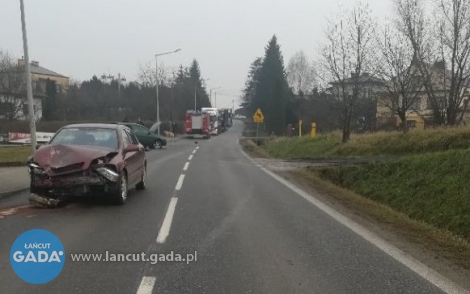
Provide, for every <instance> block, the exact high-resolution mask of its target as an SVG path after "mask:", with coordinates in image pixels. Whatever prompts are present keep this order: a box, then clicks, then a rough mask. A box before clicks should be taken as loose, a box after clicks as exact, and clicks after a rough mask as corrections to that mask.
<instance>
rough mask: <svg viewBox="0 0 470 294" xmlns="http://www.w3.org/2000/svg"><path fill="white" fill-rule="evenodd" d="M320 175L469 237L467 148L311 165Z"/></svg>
mask: <svg viewBox="0 0 470 294" xmlns="http://www.w3.org/2000/svg"><path fill="white" fill-rule="evenodd" d="M312 172H314V173H316V174H317V175H318V176H319V177H321V178H322V179H326V180H329V181H331V182H332V183H334V184H336V185H338V186H341V187H343V188H346V189H349V190H352V191H354V192H356V193H358V194H360V195H362V196H364V197H366V198H369V199H372V200H374V201H378V202H380V203H383V204H386V205H388V206H390V207H391V208H393V209H395V210H397V211H400V212H402V213H404V214H405V215H407V216H409V217H410V218H413V219H416V220H419V221H423V222H425V223H428V224H431V225H433V226H436V227H438V228H441V229H443V230H448V231H450V232H453V233H454V234H456V235H458V236H461V237H464V238H466V239H468V240H470V185H468V178H469V177H470V150H450V151H444V152H435V153H429V154H423V155H414V156H407V157H405V158H402V159H400V160H397V161H394V162H387V163H369V164H365V165H358V166H343V167H322V168H315V169H312Z"/></svg>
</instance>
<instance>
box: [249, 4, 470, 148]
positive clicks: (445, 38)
mask: <svg viewBox="0 0 470 294" xmlns="http://www.w3.org/2000/svg"><path fill="white" fill-rule="evenodd" d="M392 1H393V7H394V12H393V14H392V17H391V20H390V21H389V22H388V23H386V24H385V25H379V23H378V21H377V19H375V18H374V17H373V15H374V14H373V11H372V10H371V8H370V7H369V5H367V4H364V3H359V4H357V5H356V6H354V7H352V8H351V9H346V10H339V11H337V12H336V13H335V14H334V16H333V17H332V18H331V19H330V21H329V23H328V25H327V27H326V32H327V34H326V38H325V41H324V42H323V43H321V45H322V46H321V50H320V52H318V53H319V54H318V55H319V56H320V57H319V58H318V59H317V60H314V61H311V60H309V59H308V57H307V56H306V54H305V53H304V52H303V51H299V52H298V53H296V54H295V55H294V56H293V57H292V58H291V59H290V60H289V63H288V66H287V68H286V69H285V68H284V62H283V56H282V53H281V50H280V46H279V44H278V42H277V38H276V36H274V37H273V38H272V39H271V40H270V41H269V43H268V45H267V47H266V48H265V55H264V56H263V57H257V58H255V60H254V61H253V62H252V64H251V66H250V70H249V73H248V77H247V81H246V85H245V90H244V93H243V97H242V98H243V107H244V108H245V109H246V112H247V113H248V114H249V115H251V114H252V113H254V111H255V110H256V108H258V107H259V108H262V109H263V112H264V113H265V117H266V128H267V129H268V130H269V131H270V132H274V133H278V134H284V133H285V127H286V124H287V123H293V122H296V121H297V120H304V121H305V120H307V121H316V122H317V124H318V125H319V127H320V128H323V129H325V130H330V129H335V128H336V129H341V130H342V131H343V141H344V142H346V141H348V140H349V138H350V135H351V133H352V132H354V131H364V130H374V129H375V127H376V125H377V123H376V118H377V117H376V113H377V110H378V109H379V108H380V107H381V108H385V109H387V112H388V113H390V114H391V115H394V116H397V117H398V118H399V120H400V121H401V126H402V130H403V131H404V132H407V130H408V125H407V117H408V116H409V115H410V113H411V112H413V113H415V114H417V115H419V116H422V117H426V118H430V119H431V120H432V123H433V124H435V125H443V124H446V125H458V124H460V123H461V122H462V119H463V114H464V112H463V111H462V110H463V109H466V107H467V104H468V101H469V99H468V98H469V91H468V90H469V89H468V87H469V86H470V60H469V59H470V2H469V1H468V0H436V1H433V2H432V3H431V2H430V1H424V0H392ZM423 101H424V102H423ZM421 103H425V104H426V105H427V106H426V107H424V110H423V107H420V104H421Z"/></svg>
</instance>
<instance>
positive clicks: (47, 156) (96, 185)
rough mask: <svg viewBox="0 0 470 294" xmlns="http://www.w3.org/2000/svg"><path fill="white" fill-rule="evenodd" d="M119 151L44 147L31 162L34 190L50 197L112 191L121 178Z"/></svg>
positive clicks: (79, 147) (63, 146)
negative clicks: (118, 161)
mask: <svg viewBox="0 0 470 294" xmlns="http://www.w3.org/2000/svg"><path fill="white" fill-rule="evenodd" d="M117 153H118V152H117V151H115V150H112V149H109V148H103V147H94V146H93V147H92V146H68V145H52V146H44V147H42V148H40V149H39V150H37V151H36V152H35V154H34V156H33V157H32V158H31V159H30V160H29V161H28V170H29V174H30V178H31V189H30V190H31V193H32V194H34V195H35V197H43V198H48V199H60V198H61V197H64V196H89V195H97V194H103V193H105V194H106V193H111V192H112V191H113V189H116V188H117V187H116V186H117V185H118V183H117V182H118V179H119V170H120V165H119V164H116V162H114V161H113V158H114V157H116V155H117Z"/></svg>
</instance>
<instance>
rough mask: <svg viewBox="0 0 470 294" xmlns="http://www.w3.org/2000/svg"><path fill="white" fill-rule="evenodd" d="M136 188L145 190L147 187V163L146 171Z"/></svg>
mask: <svg viewBox="0 0 470 294" xmlns="http://www.w3.org/2000/svg"><path fill="white" fill-rule="evenodd" d="M135 188H136V189H137V190H145V188H147V165H144V171H143V172H142V180H141V181H140V183H138V184H137V185H136V186H135Z"/></svg>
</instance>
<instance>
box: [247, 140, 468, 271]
mask: <svg viewBox="0 0 470 294" xmlns="http://www.w3.org/2000/svg"><path fill="white" fill-rule="evenodd" d="M268 144H269V143H268ZM247 145H248V144H247V143H245V145H242V146H243V147H244V149H245V151H248V150H247V147H246V146H247ZM248 148H249V149H250V150H249V151H250V152H252V153H256V152H263V154H264V157H266V156H269V154H266V153H267V152H266V151H265V149H264V148H261V147H258V146H257V145H256V144H254V143H251V144H249V147H248ZM317 148H318V147H317ZM321 148H326V147H321ZM248 153H249V152H248ZM469 162H470V150H451V151H446V152H437V153H430V154H425V155H420V156H409V157H406V158H403V159H400V160H398V161H396V162H391V163H390V162H387V163H374V164H366V165H361V166H346V167H322V168H307V169H300V170H297V171H293V172H289V174H291V175H292V176H291V177H290V180H292V181H294V182H297V184H299V185H301V186H304V187H309V188H310V189H314V190H315V191H318V192H320V195H319V196H321V197H320V198H321V199H322V200H324V201H325V202H326V203H330V204H332V205H333V206H336V207H337V205H336V204H337V203H340V204H341V205H342V206H343V207H345V208H346V209H347V211H348V212H349V214H351V215H354V216H356V217H360V218H361V219H364V220H365V221H367V222H368V223H369V224H373V225H377V226H378V227H379V231H381V232H385V231H386V232H391V233H393V234H394V235H395V236H398V237H399V238H402V239H403V240H407V241H410V242H411V243H412V244H414V245H418V246H419V247H420V248H422V250H419V251H420V252H417V253H416V254H417V255H420V254H423V251H429V252H431V253H432V254H435V259H436V260H433V261H429V262H431V263H432V262H434V261H437V260H438V259H440V258H444V259H446V260H448V261H450V262H451V263H452V264H455V265H458V266H460V267H462V268H464V269H467V270H468V269H470V213H469V211H470V207H469V206H470V200H469V196H468V195H470V193H468V192H470V191H469V189H470V187H469V188H467V187H466V183H467V180H466V179H467V178H468V176H470V165H469ZM456 170H457V171H459V172H458V173H456V172H455V171H456ZM442 187H445V188H442ZM337 208H338V207H337Z"/></svg>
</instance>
